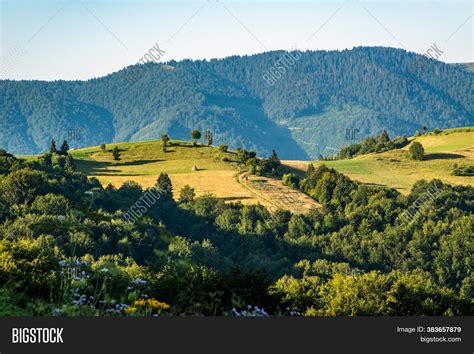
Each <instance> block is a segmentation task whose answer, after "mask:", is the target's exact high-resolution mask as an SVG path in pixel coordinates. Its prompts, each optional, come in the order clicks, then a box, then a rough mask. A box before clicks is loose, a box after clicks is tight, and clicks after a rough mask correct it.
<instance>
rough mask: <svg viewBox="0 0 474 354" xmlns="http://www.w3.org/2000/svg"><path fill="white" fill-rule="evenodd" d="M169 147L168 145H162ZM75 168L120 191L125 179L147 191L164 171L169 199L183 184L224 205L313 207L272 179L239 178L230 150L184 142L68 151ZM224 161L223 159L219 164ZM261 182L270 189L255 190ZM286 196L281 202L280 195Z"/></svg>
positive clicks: (149, 142)
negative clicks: (169, 187) (169, 186)
mask: <svg viewBox="0 0 474 354" xmlns="http://www.w3.org/2000/svg"><path fill="white" fill-rule="evenodd" d="M168 145H169V143H168ZM115 147H117V148H118V149H119V151H120V161H114V160H113V157H112V151H113V149H114V148H115ZM71 155H72V156H73V158H74V160H75V164H76V166H77V168H78V169H79V170H80V171H82V172H84V173H85V174H87V175H88V176H89V177H95V178H97V179H98V180H99V181H100V182H101V184H102V185H103V186H104V187H105V186H106V185H108V184H112V185H113V186H115V187H120V186H121V185H122V184H123V183H125V182H127V181H134V182H137V183H139V184H140V185H141V186H142V187H143V188H148V187H152V186H154V185H155V183H156V180H157V178H158V176H159V174H160V173H161V172H165V173H167V174H168V175H169V176H170V178H171V181H172V183H173V188H174V191H175V193H174V197H175V199H178V198H179V191H180V190H181V188H182V187H184V186H185V185H190V186H191V187H192V188H194V189H195V191H196V194H197V195H198V196H199V195H204V194H207V193H211V194H213V195H215V196H216V197H218V198H220V199H223V200H225V201H233V202H236V201H240V202H242V203H244V204H257V203H260V204H262V205H265V206H267V207H270V206H274V207H283V208H285V209H289V210H291V211H293V212H295V213H302V212H306V211H308V210H310V209H311V208H313V207H319V205H318V204H317V203H316V202H315V201H314V200H312V199H311V198H309V197H307V196H306V195H304V194H303V193H301V192H300V191H297V190H295V189H291V190H289V188H287V187H285V186H283V185H282V183H281V181H280V180H278V179H274V178H264V177H259V178H257V177H252V176H250V177H247V178H245V179H244V178H240V176H239V175H240V174H241V171H240V170H239V163H238V162H237V161H236V153H235V152H233V151H228V152H222V151H219V149H218V148H216V147H211V146H206V145H201V144H198V145H197V146H193V144H192V143H190V142H186V141H175V140H174V141H172V146H167V147H166V152H164V150H163V143H162V142H161V141H156V140H155V141H146V142H139V143H117V144H110V145H107V146H106V149H105V151H102V150H101V148H100V146H93V147H89V148H84V149H78V150H73V151H71ZM224 159H225V160H226V161H223V160H224ZM254 182H261V183H266V185H268V186H271V191H266V190H262V189H258V188H255V186H257V185H260V184H261V183H260V184H256V183H254ZM287 194H291V195H292V198H291V200H290V201H289V202H288V201H287V202H285V203H284V204H282V203H281V200H280V199H281V198H282V196H283V195H287Z"/></svg>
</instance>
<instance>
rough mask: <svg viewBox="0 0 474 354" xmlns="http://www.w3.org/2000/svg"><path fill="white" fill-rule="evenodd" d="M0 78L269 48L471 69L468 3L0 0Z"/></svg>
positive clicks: (98, 70) (78, 74) (98, 72)
mask: <svg viewBox="0 0 474 354" xmlns="http://www.w3.org/2000/svg"><path fill="white" fill-rule="evenodd" d="M0 12H1V17H0V18H1V26H0V29H1V75H2V76H1V77H2V78H9V79H39V80H55V79H66V80H72V79H88V78H92V77H97V76H103V75H106V74H108V73H111V72H114V71H117V70H120V69H121V68H123V67H125V66H128V65H131V64H134V63H136V62H137V61H139V60H140V59H141V58H142V57H143V55H144V54H145V53H146V52H148V50H149V49H150V48H152V47H153V46H154V45H155V44H157V43H158V46H159V48H160V49H162V50H164V51H165V52H166V53H165V54H164V55H163V58H162V59H161V61H167V60H170V59H183V58H195V59H203V58H208V59H209V58H216V57H217V58H220V57H225V56H229V55H234V54H253V53H260V52H264V51H269V50H275V49H300V50H306V49H311V50H317V49H326V50H332V49H345V48H352V47H354V46H390V47H398V48H405V49H407V50H410V51H415V52H418V53H423V52H425V51H426V50H427V49H428V48H429V47H430V46H432V45H433V43H436V45H437V47H438V48H439V49H440V50H442V51H443V52H444V53H442V54H441V57H440V58H439V59H440V60H442V61H445V62H472V61H474V59H473V18H472V16H473V3H472V2H470V1H468V2H465V1H456V0H454V1H452V0H451V1H397V2H388V1H356V0H349V1H288V0H287V1H265V0H260V1H222V0H219V1H217V0H208V1H206V0H203V1H197V0H196V1H151V0H148V1H131V0H128V1H112V0H97V1H80V0H75V1H71V0H68V1H52V0H34V1H32V0H29V1H25V0H9V1H3V0H0Z"/></svg>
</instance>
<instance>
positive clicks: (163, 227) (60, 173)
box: [0, 150, 474, 316]
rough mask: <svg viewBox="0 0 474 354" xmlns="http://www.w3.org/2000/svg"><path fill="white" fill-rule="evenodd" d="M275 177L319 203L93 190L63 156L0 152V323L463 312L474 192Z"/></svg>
mask: <svg viewBox="0 0 474 354" xmlns="http://www.w3.org/2000/svg"><path fill="white" fill-rule="evenodd" d="M242 155H245V154H244V153H242ZM244 158H245V159H247V160H249V161H250V160H252V161H255V160H254V159H255V157H253V156H244ZM265 161H266V162H264V163H263V164H269V163H270V164H273V165H272V166H274V167H275V166H277V165H278V159H277V157H276V154H274V156H273V157H272V158H270V159H268V160H265ZM277 168H281V166H280V167H278V166H277ZM289 180H290V182H294V183H295V187H297V188H300V189H301V190H302V191H303V192H305V193H307V194H308V195H309V196H311V197H312V198H314V199H315V200H317V201H318V202H319V203H321V205H322V206H323V207H322V208H321V209H315V210H313V211H311V212H310V213H309V214H306V215H296V214H291V213H290V212H288V211H285V210H276V211H274V212H269V211H268V210H267V209H266V208H265V207H263V206H261V205H242V204H240V203H227V204H226V203H224V201H222V200H220V199H217V198H215V197H214V196H212V195H203V196H200V197H196V196H195V195H194V193H193V191H192V190H191V189H190V188H189V187H186V188H183V189H185V190H181V191H176V190H173V186H172V184H171V181H170V180H169V178H168V177H167V175H166V174H164V173H163V174H161V175H160V177H159V178H158V180H157V185H156V187H155V188H154V189H153V190H152V189H148V190H143V189H142V188H141V187H140V186H139V185H138V184H136V183H133V182H127V183H125V184H124V185H122V186H121V187H120V188H118V189H117V188H114V187H112V186H110V185H109V186H107V187H105V188H104V187H102V186H101V184H100V183H99V182H98V181H97V180H96V179H94V178H90V179H88V178H87V177H86V176H85V175H84V174H82V173H81V172H79V171H77V170H76V169H75V166H74V160H73V159H72V157H71V156H70V155H69V154H67V153H65V154H59V153H52V154H44V155H42V156H40V157H39V158H38V159H34V160H30V161H25V160H21V159H17V158H15V157H14V156H13V155H11V154H9V153H7V152H5V151H3V150H2V151H0V223H1V225H0V285H1V286H0V289H1V290H0V315H3V316H4V315H114V316H125V315H126V316H134V315H182V314H186V315H229V316H266V315H308V316H312V315H315V316H333V315H350V316H357V315H472V314H474V311H473V297H474V275H473V274H472V251H473V246H474V241H473V234H474V221H473V218H472V214H471V213H472V210H473V209H474V188H472V187H468V186H450V185H447V184H444V183H442V182H441V181H439V180H433V181H430V182H428V181H423V180H421V181H419V182H418V183H416V184H415V185H414V186H413V188H412V190H411V193H410V194H409V195H407V196H403V195H401V194H399V193H398V192H397V191H395V190H394V189H389V188H381V187H373V186H367V185H361V184H358V183H356V182H353V181H351V180H350V179H348V178H347V177H345V176H344V175H342V174H340V173H338V172H337V171H335V170H333V169H330V168H327V167H326V166H324V165H321V166H319V167H317V168H315V167H313V166H312V165H310V168H309V169H308V172H307V173H306V175H305V176H304V177H303V178H302V179H301V180H298V181H292V180H291V179H289ZM287 182H288V181H287ZM156 191H158V193H159V198H157V199H156V198H155V202H153V203H152V202H149V205H148V207H147V208H144V210H142V212H141V213H140V214H139V217H136V218H134V219H133V220H130V218H129V217H125V216H126V215H127V214H128V213H129V211H130V209H131V207H132V206H134V205H138V201H142V199H144V198H143V197H144V196H145V195H150V193H156ZM433 191H435V193H436V195H434V196H433V194H432V193H433ZM176 194H177V195H179V196H180V198H179V201H176V200H175V199H173V198H172V196H173V195H176ZM427 194H430V196H432V198H426V196H427ZM155 195H156V194H155ZM420 201H422V202H420ZM142 206H143V204H142ZM414 206H416V208H415V207H414ZM407 212H410V216H411V217H410V218H407V217H406V213H407Z"/></svg>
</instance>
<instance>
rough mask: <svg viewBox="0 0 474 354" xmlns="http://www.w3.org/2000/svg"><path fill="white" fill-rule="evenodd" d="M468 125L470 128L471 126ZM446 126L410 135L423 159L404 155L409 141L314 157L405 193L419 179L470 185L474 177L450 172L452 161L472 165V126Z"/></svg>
mask: <svg viewBox="0 0 474 354" xmlns="http://www.w3.org/2000/svg"><path fill="white" fill-rule="evenodd" d="M471 129H472V128H471ZM458 130H460V131H456V129H451V130H446V131H444V132H443V133H441V134H439V135H427V136H420V137H417V138H414V139H413V140H412V142H413V141H418V142H420V143H421V144H422V145H423V147H424V148H425V155H426V156H425V160H423V161H414V160H411V159H409V158H408V148H409V145H408V146H406V147H404V148H403V149H396V150H391V151H387V152H383V153H372V154H367V155H362V156H358V157H356V158H354V159H350V160H336V161H315V162H313V164H315V165H320V164H323V163H324V164H326V165H327V166H328V167H332V168H334V169H336V170H338V171H339V172H341V173H344V174H346V175H347V176H348V177H349V178H351V179H353V180H356V181H359V182H363V183H367V184H372V185H379V186H388V187H392V188H395V189H397V190H398V191H399V192H401V193H403V194H407V193H408V192H409V191H410V189H411V186H412V185H413V184H414V183H415V182H416V181H418V180H420V179H426V180H431V179H433V178H439V179H441V180H442V181H445V182H447V183H450V184H454V185H456V184H462V185H474V178H473V177H469V176H452V175H451V171H452V168H453V165H454V164H455V163H458V164H459V163H461V164H464V165H474V130H472V131H469V129H458ZM282 162H283V163H284V164H285V165H286V166H288V167H290V168H294V169H297V170H301V171H305V170H306V168H307V165H308V163H309V162H308V161H282Z"/></svg>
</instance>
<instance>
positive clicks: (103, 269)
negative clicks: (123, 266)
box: [100, 268, 109, 273]
mask: <svg viewBox="0 0 474 354" xmlns="http://www.w3.org/2000/svg"><path fill="white" fill-rule="evenodd" d="M100 271H101V272H102V273H108V271H109V270H108V269H107V268H102V269H101V270H100Z"/></svg>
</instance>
